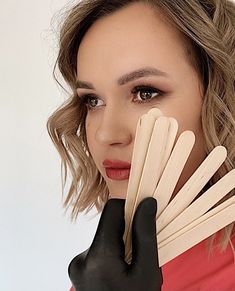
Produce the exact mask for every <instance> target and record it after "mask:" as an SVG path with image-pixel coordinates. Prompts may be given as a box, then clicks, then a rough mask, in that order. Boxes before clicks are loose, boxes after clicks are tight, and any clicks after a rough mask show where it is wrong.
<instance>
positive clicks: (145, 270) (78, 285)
mask: <svg viewBox="0 0 235 291" xmlns="http://www.w3.org/2000/svg"><path fill="white" fill-rule="evenodd" d="M124 206H125V200H122V199H110V200H108V202H107V203H106V205H105V207H104V210H103V212H102V215H101V218H100V221H99V225H98V228H97V231H96V234H95V238H94V240H93V242H92V245H91V247H90V248H89V249H88V250H87V251H85V252H83V253H82V254H80V255H78V256H76V257H75V258H74V259H73V260H72V262H71V263H70V265H69V277H70V279H71V281H72V283H73V286H74V290H75V291H132V290H133V291H160V290H161V285H162V274H161V269H160V268H159V265H158V253H157V241H156V211H157V203H156V200H155V199H154V198H146V199H144V200H143V201H142V202H141V203H140V204H139V206H138V208H137V210H136V212H135V215H134V219H133V227H132V263H131V265H128V264H127V263H126V262H125V260H124V258H125V246H124V242H123V234H124V228H125V221H124Z"/></svg>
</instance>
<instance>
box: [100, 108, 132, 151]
mask: <svg viewBox="0 0 235 291" xmlns="http://www.w3.org/2000/svg"><path fill="white" fill-rule="evenodd" d="M128 117H130V115H129V114H128V112H127V111H126V110H123V109H120V108H117V107H114V106H113V107H109V108H108V106H106V107H105V108H104V109H103V113H102V116H101V118H100V121H99V124H97V130H96V140H97V141H98V142H99V143H100V144H101V145H105V146H107V145H119V146H126V145H129V144H130V143H131V141H132V139H133V133H132V128H131V124H130V120H128V119H129V118H128Z"/></svg>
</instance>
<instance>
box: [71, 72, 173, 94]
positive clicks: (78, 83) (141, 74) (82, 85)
mask: <svg viewBox="0 0 235 291" xmlns="http://www.w3.org/2000/svg"><path fill="white" fill-rule="evenodd" d="M148 76H159V77H169V75H168V74H167V73H166V72H163V71H160V70H158V69H156V68H153V67H146V68H141V69H138V70H135V71H133V72H131V73H128V74H125V75H123V76H122V77H120V78H119V79H118V80H117V84H118V85H119V86H122V85H125V84H127V83H128V82H131V81H134V80H136V79H139V78H143V77H148ZM76 88H77V89H79V88H80V89H82V88H83V89H92V90H94V89H95V88H94V86H93V85H92V84H91V83H89V82H84V81H81V80H76Z"/></svg>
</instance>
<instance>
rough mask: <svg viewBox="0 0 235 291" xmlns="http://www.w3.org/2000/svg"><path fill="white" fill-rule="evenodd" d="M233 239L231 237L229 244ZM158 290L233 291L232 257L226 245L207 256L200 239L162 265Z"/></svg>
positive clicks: (234, 263) (205, 245)
mask: <svg viewBox="0 0 235 291" xmlns="http://www.w3.org/2000/svg"><path fill="white" fill-rule="evenodd" d="M234 243H235V240H233V245H234ZM162 273H163V286H162V291H235V257H234V254H233V251H232V248H231V246H230V245H228V247H227V249H226V250H225V251H224V252H221V251H220V250H219V249H218V248H215V249H214V250H213V252H212V254H211V255H208V248H207V240H204V241H202V242H201V243H199V244H197V245H196V246H194V247H192V248H191V249H189V250H188V251H186V252H184V253H183V254H181V255H180V256H178V257H176V258H175V259H173V260H172V261H170V262H168V263H167V264H165V265H164V266H163V267H162Z"/></svg>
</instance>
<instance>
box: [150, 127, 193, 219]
mask: <svg viewBox="0 0 235 291" xmlns="http://www.w3.org/2000/svg"><path fill="white" fill-rule="evenodd" d="M194 143H195V135H194V133H193V132H192V131H184V132H183V133H181V135H180V136H179V138H178V140H177V142H176V145H175V147H174V149H173V151H172V154H171V156H170V158H169V161H168V163H167V165H166V167H165V169H164V171H163V174H162V177H161V179H160V181H159V184H158V186H157V188H156V190H155V192H154V195H153V197H154V198H155V199H157V202H158V210H157V217H159V216H160V214H161V213H162V211H163V210H164V209H165V207H166V206H167V204H168V203H169V200H170V198H171V195H172V193H173V190H174V188H175V186H176V184H177V182H178V180H179V177H180V175H181V172H182V171H183V168H184V166H185V164H186V161H187V159H188V157H189V155H190V153H191V151H192V148H193V145H194Z"/></svg>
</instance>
